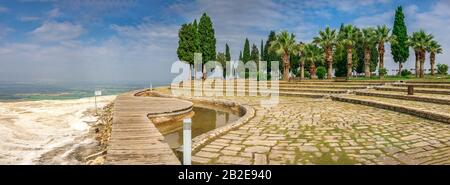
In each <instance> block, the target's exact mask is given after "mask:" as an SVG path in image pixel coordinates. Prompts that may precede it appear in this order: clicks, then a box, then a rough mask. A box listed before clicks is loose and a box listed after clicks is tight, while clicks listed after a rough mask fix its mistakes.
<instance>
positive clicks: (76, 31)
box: [30, 22, 85, 42]
mask: <svg viewBox="0 0 450 185" xmlns="http://www.w3.org/2000/svg"><path fill="white" fill-rule="evenodd" d="M84 32H85V30H84V28H83V26H81V25H79V24H73V23H70V22H44V23H43V24H42V25H41V26H40V27H38V28H36V29H35V30H33V31H32V32H31V33H30V35H32V37H33V38H34V39H35V40H37V41H46V42H61V41H67V40H73V39H76V38H78V37H79V36H80V35H81V34H83V33H84Z"/></svg>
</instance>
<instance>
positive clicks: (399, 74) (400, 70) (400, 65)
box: [397, 62, 403, 76]
mask: <svg viewBox="0 0 450 185" xmlns="http://www.w3.org/2000/svg"><path fill="white" fill-rule="evenodd" d="M402 68H403V63H401V62H398V73H397V75H398V76H401V74H402Z"/></svg>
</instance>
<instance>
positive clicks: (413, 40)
mask: <svg viewBox="0 0 450 185" xmlns="http://www.w3.org/2000/svg"><path fill="white" fill-rule="evenodd" d="M408 44H409V46H411V47H412V48H413V49H414V55H415V57H416V58H415V60H416V61H415V70H416V72H415V75H416V78H418V77H419V74H420V69H419V66H420V61H419V58H420V42H419V32H413V34H412V36H409V38H408Z"/></svg>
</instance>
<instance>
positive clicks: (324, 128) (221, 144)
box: [192, 97, 450, 164]
mask: <svg viewBox="0 0 450 185" xmlns="http://www.w3.org/2000/svg"><path fill="white" fill-rule="evenodd" d="M232 99H233V100H235V101H239V102H242V103H248V104H250V105H252V106H253V107H254V108H255V109H256V116H255V118H253V119H252V120H251V121H249V123H247V124H245V125H244V126H242V127H240V128H238V129H235V130H232V131H230V132H228V133H226V134H225V135H223V136H221V137H220V138H218V139H215V140H213V141H212V142H211V143H209V144H207V145H205V146H204V147H202V148H201V149H200V150H199V151H198V152H197V153H194V156H193V158H192V159H193V162H194V164H450V125H448V124H444V123H440V122H435V121H429V120H426V119H422V118H418V117H414V116H410V115H406V114H401V113H397V112H393V111H387V110H383V109H377V108H372V107H367V106H362V105H355V104H350V103H343V102H334V101H331V100H329V99H310V98H300V97H280V104H279V105H278V106H276V107H272V108H262V107H260V106H259V100H260V98H257V97H232Z"/></svg>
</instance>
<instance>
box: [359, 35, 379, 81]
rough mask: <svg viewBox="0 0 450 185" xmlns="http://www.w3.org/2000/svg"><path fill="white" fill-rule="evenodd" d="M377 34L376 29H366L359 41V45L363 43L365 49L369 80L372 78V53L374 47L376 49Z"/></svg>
mask: <svg viewBox="0 0 450 185" xmlns="http://www.w3.org/2000/svg"><path fill="white" fill-rule="evenodd" d="M375 34H376V33H375V29H373V28H364V29H362V31H361V32H360V34H359V37H358V40H359V41H360V42H359V43H361V44H362V47H363V48H364V73H365V77H367V78H369V77H370V56H371V55H370V52H371V49H372V47H375V44H376V35H375Z"/></svg>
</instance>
